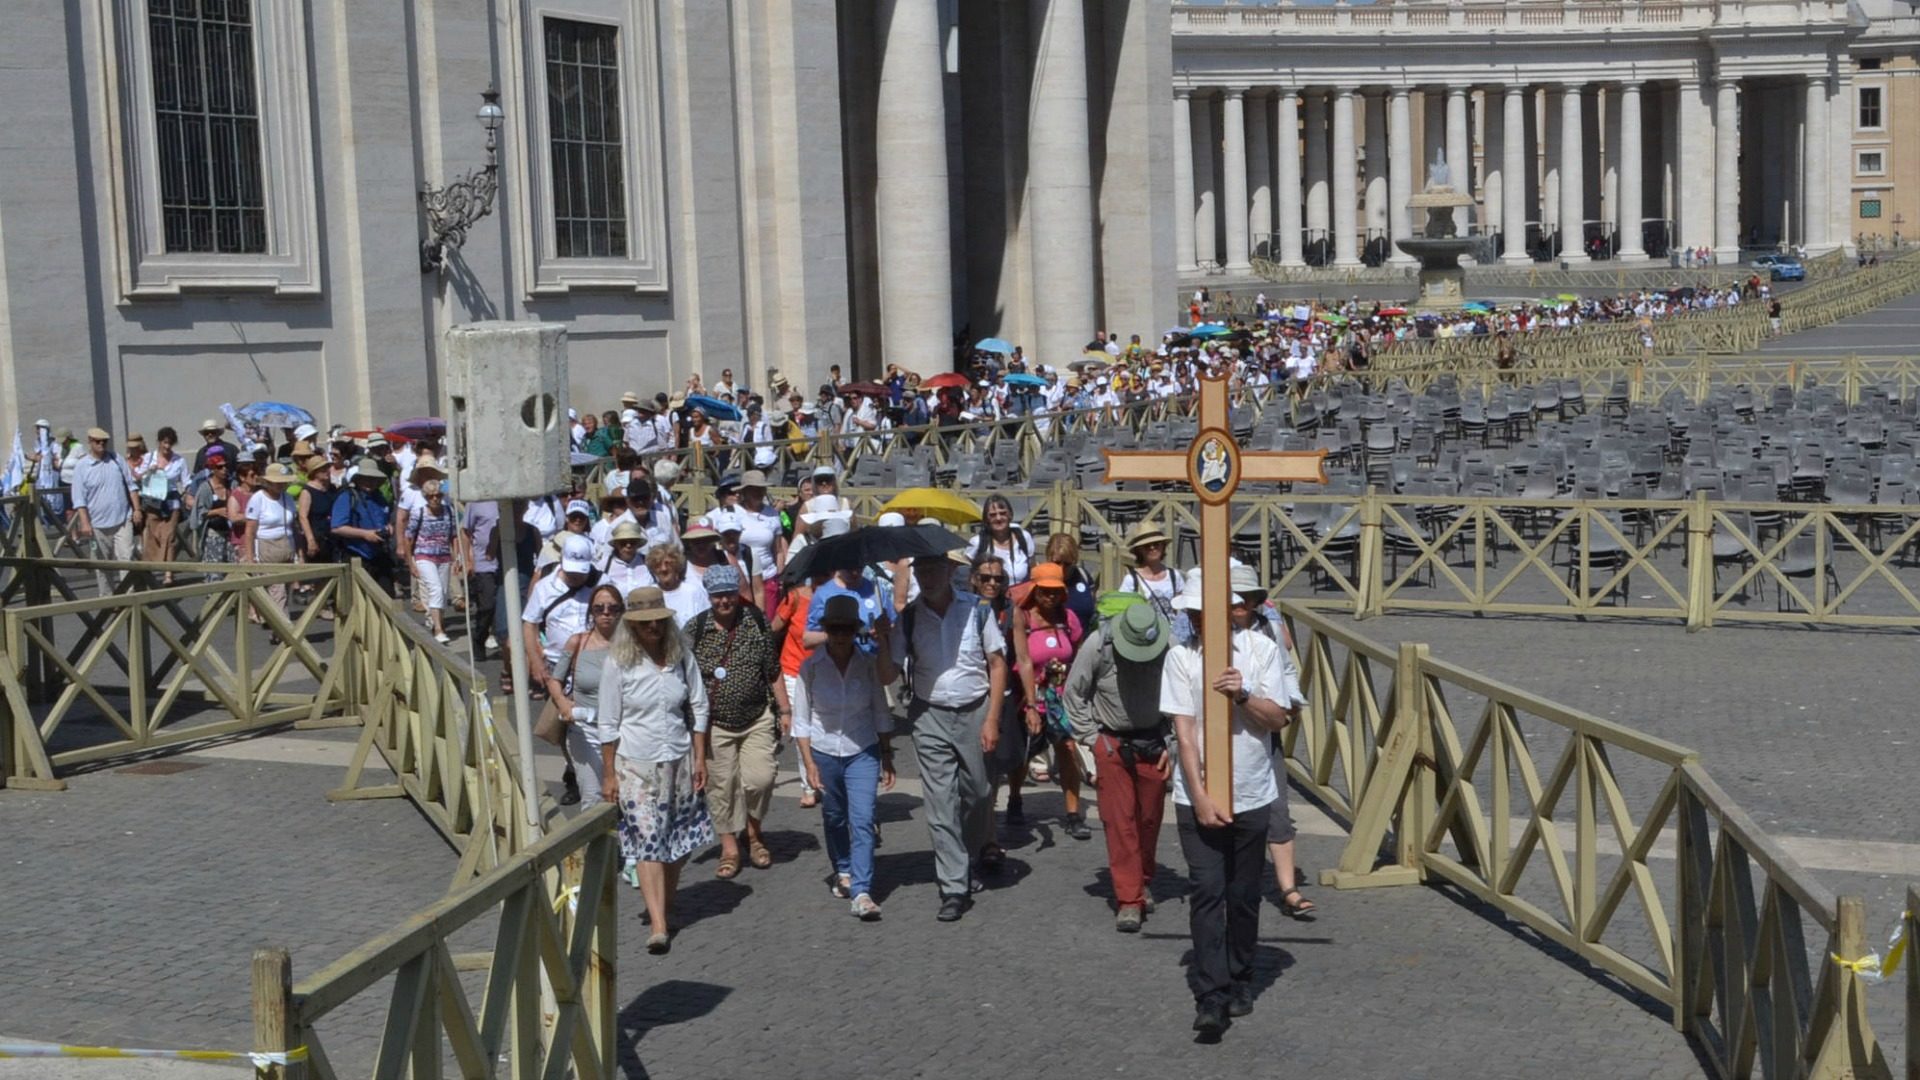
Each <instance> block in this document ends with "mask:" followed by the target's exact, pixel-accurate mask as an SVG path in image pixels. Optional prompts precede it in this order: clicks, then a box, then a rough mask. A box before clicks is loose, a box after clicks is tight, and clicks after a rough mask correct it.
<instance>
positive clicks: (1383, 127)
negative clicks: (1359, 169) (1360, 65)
mask: <svg viewBox="0 0 1920 1080" xmlns="http://www.w3.org/2000/svg"><path fill="white" fill-rule="evenodd" d="M1366 100H1367V117H1366V124H1367V142H1366V148H1367V149H1366V166H1367V188H1366V196H1365V203H1366V208H1367V225H1366V230H1367V242H1368V243H1372V242H1373V240H1374V238H1375V237H1385V236H1388V235H1389V233H1388V229H1389V225H1388V221H1389V214H1388V212H1387V189H1388V186H1389V180H1388V176H1387V170H1388V167H1389V166H1388V165H1387V95H1386V94H1385V92H1383V91H1380V90H1369V91H1366ZM1388 246H1389V248H1391V246H1392V245H1391V244H1389V245H1388Z"/></svg>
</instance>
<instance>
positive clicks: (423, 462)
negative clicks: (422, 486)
mask: <svg viewBox="0 0 1920 1080" xmlns="http://www.w3.org/2000/svg"><path fill="white" fill-rule="evenodd" d="M446 478H447V472H446V470H445V469H442V468H441V467H440V463H439V462H437V461H435V460H434V459H433V455H432V454H421V455H420V457H419V459H418V460H416V461H415V462H414V463H413V475H412V476H411V477H410V479H411V480H412V481H413V482H414V483H416V484H418V483H420V482H421V481H423V480H445V479H446Z"/></svg>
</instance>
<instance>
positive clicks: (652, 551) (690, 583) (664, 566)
mask: <svg viewBox="0 0 1920 1080" xmlns="http://www.w3.org/2000/svg"><path fill="white" fill-rule="evenodd" d="M647 572H648V573H651V574H652V575H653V580H654V582H655V583H656V584H658V585H659V587H660V593H661V596H662V597H663V599H664V602H665V603H666V605H667V610H669V611H671V612H673V621H674V625H675V626H685V625H687V623H688V622H690V621H692V619H693V617H694V616H695V615H698V614H700V613H701V612H703V611H705V610H707V609H708V608H709V607H712V606H713V603H712V601H711V600H709V599H708V598H707V590H706V588H705V587H704V586H703V585H701V584H700V582H698V581H695V580H693V578H692V575H690V574H688V573H687V553H686V552H685V551H684V550H683V549H682V548H681V547H680V546H679V545H678V544H656V545H654V546H653V547H651V548H649V549H647Z"/></svg>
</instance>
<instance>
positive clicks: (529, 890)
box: [253, 805, 621, 1080]
mask: <svg viewBox="0 0 1920 1080" xmlns="http://www.w3.org/2000/svg"><path fill="white" fill-rule="evenodd" d="M615 818H616V812H615V810H614V808H613V807H612V806H611V805H602V806H599V807H595V808H594V809H592V810H588V811H585V812H583V813H581V814H580V815H578V816H577V817H574V818H572V819H570V820H569V821H567V822H566V823H565V824H564V825H561V826H560V827H559V828H557V829H556V830H555V831H554V832H552V833H550V834H549V835H547V836H546V837H544V838H542V839H541V840H539V841H538V842H536V843H534V844H533V845H531V846H530V847H528V848H526V849H525V850H523V851H521V852H519V853H518V854H516V855H515V856H514V857H512V858H511V859H509V860H507V861H505V862H503V863H502V864H501V865H499V866H497V867H494V868H493V869H491V870H490V871H488V872H487V873H486V874H484V875H482V876H481V877H480V878H478V879H477V880H474V881H471V882H469V883H467V884H464V885H462V886H460V887H458V888H456V889H455V890H454V891H453V892H451V893H449V894H448V895H447V896H446V897H445V898H443V899H441V900H440V901H438V902H437V903H435V904H433V905H431V906H429V907H427V908H424V909H422V910H421V911H419V912H416V913H415V914H414V915H412V916H411V917H409V918H408V919H407V920H406V921H405V922H403V923H401V924H400V925H398V926H396V927H394V928H393V929H391V930H389V931H387V932H386V933H384V934H381V935H380V936H378V937H375V938H374V939H372V940H371V941H368V942H367V943H366V944H364V945H362V946H360V947H359V948H357V949H355V950H354V951H352V952H350V953H348V954H347V955H345V956H343V957H341V958H340V959H338V960H336V961H334V962H333V963H332V964H330V965H328V966H327V967H325V968H323V969H322V970H320V971H319V972H317V973H315V974H314V975H313V976H311V977H310V978H307V979H303V980H301V981H300V982H298V983H293V982H292V979H291V969H290V965H289V963H288V961H287V954H286V953H285V952H281V951H263V952H259V953H256V954H255V955H254V995H253V1002H254V1005H253V1016H254V1033H255V1045H254V1050H255V1052H256V1053H261V1054H271V1055H282V1056H284V1055H287V1054H288V1053H289V1052H290V1051H295V1050H297V1049H300V1048H304V1050H305V1058H304V1060H294V1061H291V1062H290V1063H289V1064H286V1065H274V1066H271V1067H268V1068H264V1069H261V1070H260V1071H259V1072H258V1073H257V1075H259V1076H262V1077H265V1078H269V1080H307V1078H312V1080H337V1078H338V1077H339V1076H341V1075H342V1073H341V1071H340V1070H338V1069H336V1068H335V1067H334V1064H333V1062H332V1060H331V1059H330V1058H329V1057H328V1055H327V1050H326V1044H325V1042H324V1041H323V1039H322V1034H321V1032H322V1027H323V1025H324V1024H325V1022H326V1020H327V1017H328V1016H329V1014H331V1013H333V1012H334V1011H335V1010H337V1009H339V1008H340V1006H342V1005H344V1004H346V1003H347V1002H349V1001H352V1000H354V999H355V998H356V997H359V996H361V995H363V994H365V993H367V992H368V991H370V990H372V989H373V988H374V987H376V986H377V985H378V984H379V983H380V982H381V981H382V980H385V979H387V978H388V977H392V979H393V984H392V990H391V992H390V993H389V995H388V1003H387V1008H386V1013H385V1021H384V1025H383V1028H382V1031H381V1035H380V1043H379V1050H378V1053H377V1054H376V1056H375V1060H374V1064H373V1067H372V1070H371V1071H370V1072H369V1073H368V1074H367V1075H369V1076H371V1077H374V1078H376V1080H385V1078H388V1077H398V1076H411V1077H415V1078H416V1080H418V1078H424V1077H437V1076H439V1075H441V1069H442V1059H443V1058H444V1057H447V1056H449V1055H451V1057H452V1059H453V1062H454V1064H455V1065H456V1067H457V1068H458V1070H459V1073H460V1075H462V1076H470V1077H482V1076H494V1075H500V1074H504V1075H507V1076H514V1077H563V1076H570V1077H576V1078H578V1080H603V1078H604V1080H612V1078H613V1077H616V1076H618V1075H621V1066H620V1063H619V1060H618V1054H619V1048H618V1046H619V1044H618V1037H619V1029H618V1016H619V1009H620V1000H619V993H618V988H617V980H616V977H615V976H616V974H617V971H616V964H617V958H618V955H619V953H618V949H617V948H616V946H617V940H616V937H617V930H618V924H619V912H618V908H617V897H616V895H615V887H616V885H617V884H618V882H619V866H620V863H619V855H618V851H617V841H616V840H615V838H614V835H613V824H614V821H615ZM489 918H491V919H494V920H495V922H494V927H493V939H494V946H493V949H492V951H491V952H487V953H480V954H474V955H468V954H457V953H455V952H454V951H453V947H452V943H453V940H454V938H455V936H456V935H457V934H458V933H459V932H460V931H461V930H462V929H464V928H466V927H469V926H475V925H480V926H484V925H486V920H488V919H489ZM468 970H478V971H484V972H485V977H484V981H483V984H482V990H481V994H480V998H479V1001H478V1002H477V1005H476V1002H474V1001H473V1000H472V999H471V998H470V997H469V994H468V991H467V989H466V987H465V986H464V985H463V984H462V981H461V979H460V973H461V972H462V971H468ZM294 1057H295V1058H298V1057H299V1055H297V1054H296V1055H294Z"/></svg>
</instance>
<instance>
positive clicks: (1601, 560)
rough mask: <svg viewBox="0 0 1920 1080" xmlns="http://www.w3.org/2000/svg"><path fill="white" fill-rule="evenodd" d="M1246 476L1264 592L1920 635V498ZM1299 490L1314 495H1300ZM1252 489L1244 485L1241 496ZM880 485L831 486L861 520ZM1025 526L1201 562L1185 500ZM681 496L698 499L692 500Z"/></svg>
mask: <svg viewBox="0 0 1920 1080" xmlns="http://www.w3.org/2000/svg"><path fill="white" fill-rule="evenodd" d="M1258 487H1260V485H1244V486H1243V487H1242V489H1241V490H1242V492H1243V494H1241V495H1239V496H1237V497H1236V498H1235V499H1234V502H1233V507H1232V515H1233V516H1232V527H1233V539H1232V546H1233V551H1234V555H1235V557H1236V558H1239V559H1240V560H1241V561H1243V562H1245V563H1247V564H1249V565H1251V566H1254V567H1256V568H1258V569H1259V570H1260V572H1261V576H1262V579H1263V580H1264V581H1266V582H1267V586H1268V591H1269V593H1270V594H1271V595H1273V596H1274V597H1275V598H1277V599H1286V600H1289V601H1291V602H1294V603H1297V604H1300V605H1302V606H1305V607H1309V608H1313V609H1315V610H1320V611H1334V612H1344V613H1348V614H1351V615H1354V616H1356V617H1359V618H1370V617H1373V616H1377V615H1385V614H1392V613H1395V612H1411V611H1440V612H1453V613H1459V614H1471V615H1485V614H1515V615H1571V616H1577V617H1580V618H1628V619H1665V620H1672V621H1675V622H1679V623H1683V624H1684V625H1686V626H1687V627H1688V628H1689V629H1694V630H1698V629H1704V628H1707V627H1711V626H1714V625H1716V624H1721V623H1787V624H1794V625H1828V626H1854V627H1882V628H1893V629H1920V504H1897V505H1886V506H1880V505H1871V504H1869V505H1859V506H1849V505H1837V504H1827V503H1806V502H1782V503H1757V502H1756V503H1748V502H1730V501H1709V500H1708V499H1707V498H1706V497H1705V496H1704V495H1696V496H1695V497H1693V498H1690V499H1681V500H1651V499H1598V500H1579V499H1521V498H1517V497H1514V498H1507V497H1500V496H1461V495H1383V494H1379V493H1377V492H1374V491H1368V492H1361V493H1348V494H1324V493H1321V492H1322V491H1323V490H1324V489H1319V488H1311V489H1309V488H1304V487H1303V488H1301V489H1300V490H1299V491H1296V492H1295V493H1291V494H1278V493H1274V492H1271V491H1266V492H1259V491H1255V490H1254V489H1257V488H1258ZM1308 491H1311V492H1312V493H1311V494H1307V493H1303V492H1308ZM1248 492H1253V493H1248ZM897 494H899V489H895V488H852V489H849V490H848V491H847V493H846V497H847V499H848V500H849V501H850V502H851V503H852V505H853V511H854V514H855V515H856V519H857V520H865V521H871V520H873V519H874V518H875V517H877V516H878V514H879V511H880V508H881V506H882V505H884V504H885V503H886V502H887V500H889V499H891V498H892V497H893V496H895V495H897ZM1004 494H1005V495H1006V496H1007V498H1008V501H1009V502H1011V503H1012V505H1013V509H1014V520H1015V521H1016V523H1018V524H1019V525H1021V527H1022V528H1024V529H1025V530H1027V532H1028V533H1030V534H1032V535H1033V536H1035V537H1037V538H1039V539H1036V541H1035V546H1036V550H1037V549H1038V547H1039V546H1040V545H1041V544H1043V543H1044V538H1045V537H1046V536H1047V535H1048V534H1050V533H1052V532H1055V531H1067V532H1069V533H1071V534H1072V535H1074V536H1075V537H1076V538H1077V539H1078V540H1079V542H1080V549H1081V564H1082V566H1083V567H1085V568H1086V569H1087V570H1088V571H1089V572H1090V573H1091V574H1092V576H1093V578H1094V581H1095V583H1096V584H1097V585H1098V586H1099V587H1100V588H1102V589H1112V588H1118V587H1120V585H1121V584H1122V582H1123V580H1124V578H1125V576H1126V573H1127V571H1128V569H1129V568H1130V567H1131V562H1130V561H1129V559H1128V557H1127V554H1126V552H1125V549H1124V546H1123V545H1124V537H1125V535H1126V534H1127V532H1129V531H1130V530H1131V529H1133V528H1135V527H1136V526H1138V525H1140V524H1142V523H1151V524H1153V525H1155V526H1158V527H1159V528H1160V529H1161V530H1162V531H1164V532H1165V533H1166V534H1167V535H1168V536H1169V537H1170V538H1172V541H1173V543H1172V546H1171V549H1170V551H1169V554H1168V557H1169V561H1171V562H1173V563H1174V564H1176V565H1181V566H1190V565H1192V564H1193V563H1194V562H1196V561H1197V559H1198V556H1199V518H1198V504H1197V503H1196V502H1195V501H1194V499H1193V497H1192V496H1191V495H1186V494H1176V493H1171V492H1155V491H1137V492H1136V491H1116V490H1113V489H1112V488H1110V487H1092V486H1088V487H1082V486H1077V485H1075V484H1071V483H1060V484H1050V485H1045V486H1038V487H1028V488H1025V489H1020V490H1012V491H1007V492H1004ZM692 495H693V493H689V503H688V505H689V506H690V507H695V508H696V509H695V512H698V509H697V507H698V506H699V505H701V504H698V503H695V502H693V501H692Z"/></svg>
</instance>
